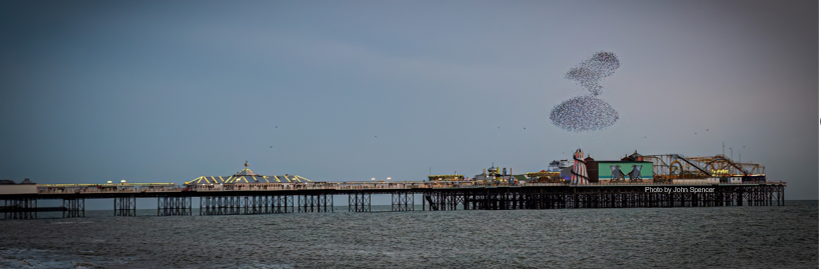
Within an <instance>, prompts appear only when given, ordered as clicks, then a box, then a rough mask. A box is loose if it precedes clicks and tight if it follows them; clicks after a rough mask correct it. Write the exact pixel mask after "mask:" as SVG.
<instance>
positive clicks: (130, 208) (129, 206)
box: [114, 196, 137, 217]
mask: <svg viewBox="0 0 821 269" xmlns="http://www.w3.org/2000/svg"><path fill="white" fill-rule="evenodd" d="M114 216H127V217H133V216H137V197H134V196H126V197H117V198H114Z"/></svg>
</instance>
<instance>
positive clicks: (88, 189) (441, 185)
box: [37, 181, 785, 194]
mask: <svg viewBox="0 0 821 269" xmlns="http://www.w3.org/2000/svg"><path fill="white" fill-rule="evenodd" d="M716 184H720V185H745V184H769V185H782V184H785V183H784V182H782V181H767V182H761V181H756V182H752V181H751V182H742V183H732V184H730V183H715V182H682V183H678V182H676V183H674V182H664V183H660V182H606V183H599V182H597V183H587V184H569V183H518V184H497V183H481V182H474V181H454V182H389V183H383V182H311V183H240V184H206V185H163V186H151V185H99V186H95V185H89V184H76V185H74V184H60V185H59V186H54V185H50V186H49V185H38V186H37V193H39V194H65V193H88V194H93V193H161V192H186V191H196V192H223V191H293V190H323V189H324V190H331V189H333V190H380V189H452V188H498V187H536V186H557V187H560V186H567V187H608V186H642V187H643V186H684V185H686V186H711V185H716Z"/></svg>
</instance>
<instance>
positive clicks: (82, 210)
mask: <svg viewBox="0 0 821 269" xmlns="http://www.w3.org/2000/svg"><path fill="white" fill-rule="evenodd" d="M63 208H64V209H63V218H79V217H85V216H86V200H85V198H73V199H71V198H63Z"/></svg>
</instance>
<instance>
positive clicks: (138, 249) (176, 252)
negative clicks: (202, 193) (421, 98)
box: [0, 201, 818, 268]
mask: <svg viewBox="0 0 821 269" xmlns="http://www.w3.org/2000/svg"><path fill="white" fill-rule="evenodd" d="M373 209H374V210H382V211H389V210H390V206H374V207H373ZM346 210H347V207H336V208H335V211H336V212H335V213H292V214H276V215H244V216H183V217H156V216H150V215H155V214H156V210H139V211H138V214H140V215H144V216H138V217H113V216H111V215H113V213H112V212H111V211H110V210H108V211H88V212H86V216H87V217H85V218H75V219H38V220H4V221H0V231H2V232H0V242H3V243H2V245H0V267H3V268H93V267H98V268H99V267H105V268H157V267H162V268H303V267H311V268H316V267H320V268H324V267H345V268H352V267H356V268H393V267H402V268H406V267H426V268H440V267H459V268H510V267H532V268H545V267H594V268H597V267H622V268H624V267H626V268H647V267H653V266H661V267H677V268H681V267H683V268H704V267H759V268H784V267H817V265H818V203H817V201H809V202H804V201H788V205H787V206H782V207H714V208H632V209H557V210H512V211H444V212H430V211H413V212H374V213H348V212H345V211H346ZM194 213H195V214H197V210H196V209H195V210H194ZM40 217H45V216H44V214H42V213H41V214H40Z"/></svg>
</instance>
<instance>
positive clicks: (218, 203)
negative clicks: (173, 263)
mask: <svg viewBox="0 0 821 269" xmlns="http://www.w3.org/2000/svg"><path fill="white" fill-rule="evenodd" d="M785 188H786V183H784V182H742V183H737V184H684V185H682V184H668V183H608V184H598V183H588V184H567V183H522V184H509V185H508V184H477V183H476V182H395V183H394V182H391V183H384V182H306V183H293V184H281V183H244V184H233V185H230V186H229V185H216V186H215V185H210V184H209V185H206V184H203V185H197V186H179V185H174V184H170V183H169V184H143V185H126V184H122V185H117V184H115V187H110V186H105V187H101V186H95V185H89V184H59V185H48V184H44V185H38V186H37V191H36V193H25V194H0V200H3V202H4V203H3V206H1V207H0V212H2V213H3V217H4V219H36V218H37V212H44V211H58V212H62V213H63V215H62V216H63V217H64V218H75V217H84V216H85V200H87V199H113V200H114V203H113V215H114V216H123V217H128V216H136V210H137V199H157V215H158V216H190V215H194V214H198V215H250V214H285V213H321V212H333V211H334V202H333V201H334V199H333V197H335V196H337V195H338V196H347V198H348V199H347V201H348V204H347V206H348V211H349V212H369V211H371V198H372V195H374V194H386V195H391V199H390V200H391V211H397V212H399V211H413V210H416V209H417V208H416V205H418V204H420V203H421V205H422V207H421V210H430V211H443V210H518V209H571V208H573V209H576V208H578V209H581V208H650V207H718V206H782V205H784V201H785V199H784V189H785ZM416 197H421V198H422V199H420V200H421V201H417V200H416ZM192 198H198V200H199V207H198V208H194V203H193V202H192ZM55 199H59V200H62V202H63V203H62V205H63V206H61V207H37V201H38V200H55Z"/></svg>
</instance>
